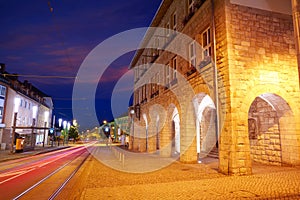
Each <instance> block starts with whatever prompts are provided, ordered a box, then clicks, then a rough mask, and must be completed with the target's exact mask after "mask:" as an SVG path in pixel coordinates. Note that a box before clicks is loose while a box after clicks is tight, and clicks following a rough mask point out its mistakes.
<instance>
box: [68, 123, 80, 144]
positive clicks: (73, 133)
mask: <svg viewBox="0 0 300 200" xmlns="http://www.w3.org/2000/svg"><path fill="white" fill-rule="evenodd" d="M78 137H79V131H78V126H71V127H70V130H69V138H73V139H74V143H75V141H76V140H77V139H78Z"/></svg>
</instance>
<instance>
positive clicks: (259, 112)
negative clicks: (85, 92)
mask: <svg viewBox="0 0 300 200" xmlns="http://www.w3.org/2000/svg"><path fill="white" fill-rule="evenodd" d="M292 124H293V114H292V111H291V108H290V106H289V105H288V104H287V102H286V101H285V100H284V99H283V98H281V97H280V96H278V95H276V94H271V93H266V94H262V95H260V96H258V97H256V98H255V100H254V101H253V102H252V104H251V106H250V109H249V112H248V134H249V142H250V155H251V159H252V160H253V161H255V162H259V163H263V164H270V165H282V164H283V163H290V162H291V158H290V153H288V152H289V147H288V146H289V145H293V144H292V143H293V142H292V143H290V142H291V141H288V139H287V138H289V135H292V134H293V131H292V129H290V127H291V126H292ZM289 143H290V144H289Z"/></svg>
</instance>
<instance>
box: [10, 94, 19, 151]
mask: <svg viewBox="0 0 300 200" xmlns="http://www.w3.org/2000/svg"><path fill="white" fill-rule="evenodd" d="M20 102H21V99H20V98H18V97H15V99H14V118H13V127H12V139H11V148H10V152H11V153H14V144H15V138H16V136H15V135H16V125H17V115H18V111H19V107H20Z"/></svg>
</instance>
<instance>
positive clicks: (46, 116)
mask: <svg viewBox="0 0 300 200" xmlns="http://www.w3.org/2000/svg"><path fill="white" fill-rule="evenodd" d="M48 119H49V111H45V112H44V122H45V125H44V137H43V147H45V137H46V127H47V123H48Z"/></svg>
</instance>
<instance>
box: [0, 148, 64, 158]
mask: <svg viewBox="0 0 300 200" xmlns="http://www.w3.org/2000/svg"><path fill="white" fill-rule="evenodd" d="M69 147H70V146H51V145H46V146H45V147H42V146H36V147H35V149H34V150H32V151H25V152H20V153H11V152H10V150H0V162H5V161H8V160H15V159H19V158H24V157H28V156H32V155H37V154H41V153H47V152H50V151H56V150H59V149H65V148H69Z"/></svg>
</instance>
